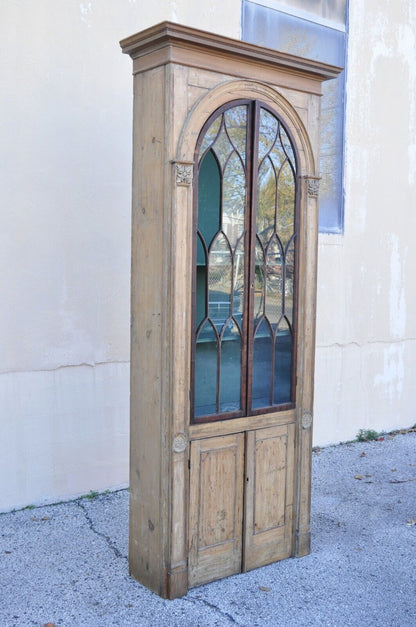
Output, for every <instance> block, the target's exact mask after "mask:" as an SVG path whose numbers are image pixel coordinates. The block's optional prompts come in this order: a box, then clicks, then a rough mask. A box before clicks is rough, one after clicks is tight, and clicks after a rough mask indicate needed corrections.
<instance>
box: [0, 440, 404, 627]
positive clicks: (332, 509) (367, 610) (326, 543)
mask: <svg viewBox="0 0 416 627" xmlns="http://www.w3.org/2000/svg"><path fill="white" fill-rule="evenodd" d="M127 537H128V491H127V490H123V491H119V492H113V493H110V494H103V495H99V496H95V497H91V498H82V499H78V500H76V501H71V502H67V503H61V504H57V505H49V506H45V507H38V508H35V509H25V510H21V511H17V512H11V513H7V514H2V515H0V626H1V627H9V626H16V627H26V626H29V625H30V626H32V625H33V626H36V627H38V626H43V625H45V624H46V623H53V624H54V625H56V626H71V627H78V626H83V627H85V626H86V627H93V626H100V627H107V626H110V625H114V626H115V625H117V626H142V625H143V626H144V625H146V626H147V625H149V626H150V625H152V626H156V627H158V626H163V627H165V626H181V627H182V626H188V625H189V626H211V625H218V626H220V625H221V626H222V625H244V626H250V627H251V626H255V625H259V626H260V625H261V626H269V625H276V626H279V625H282V626H292V625H294V626H303V625H319V626H323V625H330V626H334V627H335V626H341V625H342V626H346V625H360V626H361V625H365V626H370V625H377V626H383V627H384V626H388V627H393V626H400V627H408V626H409V627H413V626H416V433H415V432H409V433H407V434H399V435H396V436H394V437H392V436H390V437H389V436H386V437H385V439H384V440H383V441H380V442H368V443H359V442H357V443H353V444H343V445H339V446H334V447H328V448H325V449H322V450H321V451H317V452H314V454H313V498H312V553H311V555H309V556H307V557H304V558H302V559H296V558H294V559H289V560H285V561H283V562H279V563H276V564H272V565H270V566H266V567H264V568H260V569H258V570H254V571H251V572H249V573H245V574H242V575H237V576H234V577H229V578H227V579H223V580H221V581H218V582H214V583H212V584H208V585H205V586H202V587H200V588H194V589H192V590H190V591H189V593H188V594H187V596H186V597H184V598H182V599H177V600H175V601H166V600H163V599H160V598H159V597H158V596H156V595H155V594H153V593H152V592H149V591H148V590H146V589H145V588H144V587H143V586H141V585H140V584H138V583H137V582H136V581H134V580H133V579H132V578H130V577H129V575H128V562H127Z"/></svg>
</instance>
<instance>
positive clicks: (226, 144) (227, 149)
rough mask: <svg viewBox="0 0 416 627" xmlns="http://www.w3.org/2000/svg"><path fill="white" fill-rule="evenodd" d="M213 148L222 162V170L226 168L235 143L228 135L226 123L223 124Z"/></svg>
mask: <svg viewBox="0 0 416 627" xmlns="http://www.w3.org/2000/svg"><path fill="white" fill-rule="evenodd" d="M212 149H213V150H214V152H215V154H216V155H217V158H218V161H219V162H220V164H221V168H222V170H224V167H225V164H226V162H227V159H228V157H229V156H230V155H231V153H232V152H233V150H234V149H233V145H232V143H231V142H230V140H229V139H228V137H227V133H226V132H225V128H224V125H223V126H222V128H221V130H220V132H219V134H218V137H217V139H216V140H215V142H214V144H213V146H212Z"/></svg>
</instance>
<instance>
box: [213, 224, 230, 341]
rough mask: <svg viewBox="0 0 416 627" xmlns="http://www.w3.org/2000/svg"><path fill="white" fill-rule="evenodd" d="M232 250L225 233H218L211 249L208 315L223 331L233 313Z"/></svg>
mask: <svg viewBox="0 0 416 627" xmlns="http://www.w3.org/2000/svg"><path fill="white" fill-rule="evenodd" d="M231 277H232V265H231V251H230V247H229V243H228V242H227V240H226V238H225V236H224V234H223V233H218V235H217V237H216V239H215V240H214V242H213V244H212V247H211V249H210V251H209V262H208V315H209V317H210V318H211V320H212V322H213V323H214V324H215V326H216V327H217V329H218V332H219V333H221V328H222V325H223V324H224V322H225V321H226V319H227V318H228V317H229V316H230V315H231Z"/></svg>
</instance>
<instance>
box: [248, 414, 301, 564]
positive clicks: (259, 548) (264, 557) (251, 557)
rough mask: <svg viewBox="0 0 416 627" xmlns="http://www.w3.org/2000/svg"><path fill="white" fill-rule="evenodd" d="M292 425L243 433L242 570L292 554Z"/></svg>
mask: <svg viewBox="0 0 416 627" xmlns="http://www.w3.org/2000/svg"><path fill="white" fill-rule="evenodd" d="M293 463H294V425H293V424H290V425H284V426H278V427H270V428H268V429H258V430H256V431H249V432H248V433H247V448H246V481H245V533H244V564H243V570H250V569H251V568H257V567H258V566H263V565H264V564H269V563H271V562H275V561H277V560H279V559H283V558H285V557H289V556H290V555H291V554H292V531H293V529H292V518H293Z"/></svg>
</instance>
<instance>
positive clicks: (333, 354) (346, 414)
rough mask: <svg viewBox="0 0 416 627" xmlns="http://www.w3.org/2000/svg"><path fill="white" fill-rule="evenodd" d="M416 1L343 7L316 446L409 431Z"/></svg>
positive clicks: (414, 408) (415, 233)
mask: <svg viewBox="0 0 416 627" xmlns="http://www.w3.org/2000/svg"><path fill="white" fill-rule="evenodd" d="M415 239H416V4H415V2H414V1H413V0H400V2H397V0H350V24H349V46H348V74H347V110H346V163H345V232H344V235H343V236H330V235H321V236H320V246H319V272H318V313H317V352H316V376H315V430H314V439H315V442H316V443H319V444H326V443H331V442H338V441H340V440H347V439H352V438H354V437H355V436H356V434H357V432H358V430H359V429H360V428H372V429H375V430H377V431H381V430H390V429H393V428H397V427H406V426H411V425H413V424H414V423H415V422H416V402H415V389H416V384H415V380H416V379H415V367H416V289H415V286H416V280H415V276H414V275H415V272H416V247H415V246H414V241H415Z"/></svg>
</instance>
